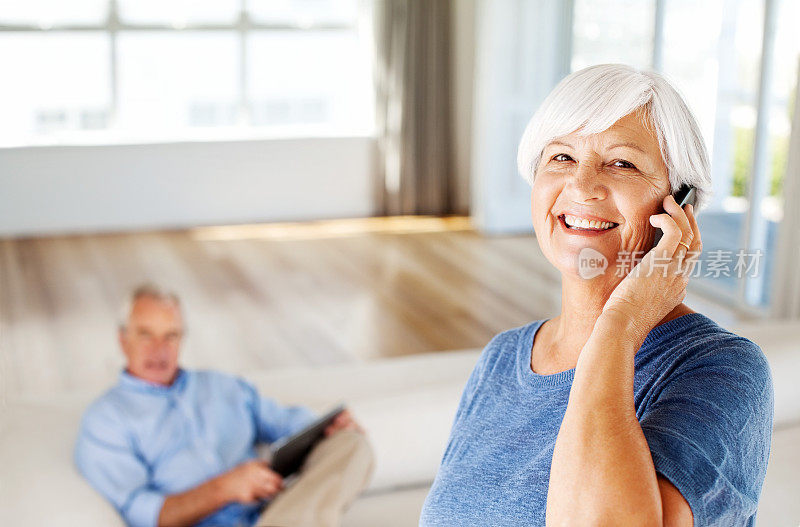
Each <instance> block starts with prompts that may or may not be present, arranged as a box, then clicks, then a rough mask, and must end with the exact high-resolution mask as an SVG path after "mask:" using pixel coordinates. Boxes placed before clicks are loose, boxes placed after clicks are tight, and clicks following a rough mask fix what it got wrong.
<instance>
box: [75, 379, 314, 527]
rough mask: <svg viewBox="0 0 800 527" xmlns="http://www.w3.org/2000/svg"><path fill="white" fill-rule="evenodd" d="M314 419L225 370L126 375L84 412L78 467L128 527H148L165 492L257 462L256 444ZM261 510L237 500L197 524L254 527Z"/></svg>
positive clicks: (300, 426) (77, 454)
mask: <svg viewBox="0 0 800 527" xmlns="http://www.w3.org/2000/svg"><path fill="white" fill-rule="evenodd" d="M314 417H315V416H314V414H313V413H312V412H311V411H310V410H308V409H306V408H303V407H281V406H279V405H278V404H277V403H276V402H275V401H274V400H272V399H269V398H264V397H259V395H258V393H257V392H256V389H255V388H254V387H253V386H252V385H250V384H249V383H247V382H245V381H244V380H242V379H239V378H236V377H232V376H229V375H225V374H222V373H217V372H211V371H185V370H180V371H179V372H178V376H177V377H176V379H175V382H173V383H172V384H171V385H170V386H162V385H158V384H152V383H149V382H147V381H144V380H142V379H139V378H137V377H134V376H132V375H129V374H128V373H125V372H122V373H121V374H120V377H119V382H118V383H117V385H116V386H114V387H113V388H111V389H110V390H108V391H107V392H106V393H105V394H103V395H102V396H101V397H100V398H99V399H98V400H97V401H95V402H94V403H93V404H92V405H91V406H90V407H89V408H88V410H87V411H86V413H85V414H84V416H83V421H82V422H81V427H80V432H79V434H78V441H77V444H76V445H75V463H76V464H77V466H78V469H79V470H80V472H81V473H82V474H83V475H84V477H86V479H87V480H89V483H91V484H92V486H93V487H94V488H95V489H96V490H97V491H98V492H100V493H101V494H102V495H103V496H105V497H106V498H107V499H108V500H109V501H110V502H111V503H112V504H113V505H114V507H116V509H117V510H118V511H119V513H120V514H121V515H122V517H123V518H124V519H125V521H126V522H127V524H128V525H130V526H133V527H140V526H141V527H149V526H154V525H157V523H158V515H159V513H160V511H161V506H162V505H163V503H164V499H165V498H166V496H167V495H169V494H173V493H178V492H183V491H186V490H189V489H191V488H193V487H196V486H197V485H199V484H200V483H202V482H204V481H206V480H208V479H209V478H212V477H214V476H216V475H218V474H220V473H222V472H225V471H227V470H229V469H231V468H233V467H234V466H236V465H238V464H240V463H242V462H244V461H246V460H248V459H252V458H254V457H256V451H255V446H256V443H258V442H273V441H276V440H278V439H280V438H282V437H284V436H287V435H291V434H293V433H295V432H297V431H299V430H301V429H302V428H303V427H305V426H306V425H307V424H308V423H309V422H311V421H312V420H313V419H314ZM260 508H261V506H260V505H259V504H257V503H256V504H252V505H241V504H239V503H231V504H229V505H227V506H225V507H223V508H222V509H220V510H219V511H217V512H216V513H214V514H212V515H210V516H208V517H206V518H205V519H204V520H203V521H201V522H200V523H199V524H198V525H202V526H211V525H214V526H237V527H238V526H248V527H249V526H251V525H252V524H253V523H254V522H255V520H256V518H257V517H258V514H259V511H260Z"/></svg>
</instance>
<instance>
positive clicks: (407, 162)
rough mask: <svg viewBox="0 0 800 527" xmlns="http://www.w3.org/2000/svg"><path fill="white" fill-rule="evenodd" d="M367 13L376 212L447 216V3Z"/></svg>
mask: <svg viewBox="0 0 800 527" xmlns="http://www.w3.org/2000/svg"><path fill="white" fill-rule="evenodd" d="M373 9H374V11H373V13H374V17H375V24H374V32H375V41H376V46H375V52H376V57H375V59H376V60H375V84H376V125H377V133H378V171H377V188H376V192H377V203H378V211H379V213H382V214H386V215H398V214H447V213H450V212H452V210H453V207H454V204H453V201H454V193H455V181H454V175H453V161H452V141H451V133H452V131H451V124H450V117H451V115H450V112H451V107H450V99H451V92H450V88H451V86H450V46H451V27H450V22H451V21H450V18H451V12H450V9H451V8H450V2H449V1H444V0H443V1H438V0H437V1H431V2H428V1H417V0H375V3H374V7H373Z"/></svg>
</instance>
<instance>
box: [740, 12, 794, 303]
mask: <svg viewBox="0 0 800 527" xmlns="http://www.w3.org/2000/svg"><path fill="white" fill-rule="evenodd" d="M777 9H778V11H777V17H776V19H777V24H776V31H775V54H774V65H773V68H772V78H771V79H770V82H771V90H770V99H769V102H768V105H769V110H768V111H769V123H768V127H767V128H768V134H769V139H768V146H767V159H765V160H764V162H765V163H766V170H765V171H764V173H765V176H766V177H767V181H768V187H767V196H766V198H764V200H763V202H762V203H761V204H760V206H758V207H756V210H755V211H754V212H755V213H756V214H758V215H760V217H759V218H758V220H759V221H756V222H755V228H756V229H758V228H761V229H763V230H764V232H763V233H762V234H761V236H762V237H763V238H762V239H763V241H764V245H765V251H764V253H765V254H764V262H763V264H764V265H763V271H762V272H761V273H760V274H759V275H758V276H757V277H756V278H754V279H753V280H752V281H751V283H749V284H748V286H749V288H748V292H747V293H748V300H750V301H751V302H752V303H754V304H757V305H764V306H767V305H769V304H770V299H771V296H772V295H771V293H772V291H773V289H772V287H773V276H774V275H773V269H774V264H775V260H776V257H777V256H778V255H777V247H776V245H777V241H778V230H779V229H782V228H797V227H796V226H789V225H787V224H786V223H784V222H783V221H782V220H783V206H784V198H783V181H784V178H785V177H786V162H787V158H788V154H789V136H790V134H791V127H792V112H793V111H794V101H795V99H794V97H795V93H796V90H797V73H798V71H797V68H798V62H799V61H800V39H798V38H797V27H796V23H795V21H796V20H800V3H798V2H796V1H795V0H781V1H779V2H778V5H777Z"/></svg>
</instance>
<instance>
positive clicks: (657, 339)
mask: <svg viewBox="0 0 800 527" xmlns="http://www.w3.org/2000/svg"><path fill="white" fill-rule="evenodd" d="M647 338H648V340H651V344H652V348H653V350H654V351H656V350H657V351H658V353H656V355H660V356H661V357H665V355H667V354H670V355H673V356H675V358H676V359H677V361H676V362H677V364H676V366H677V365H679V366H678V368H677V369H678V370H684V371H685V370H696V369H698V368H702V369H706V370H707V371H708V369H709V368H711V369H714V370H716V371H721V370H725V371H726V374H727V375H735V376H738V377H740V378H749V379H751V380H755V381H756V382H757V383H763V382H768V383H770V384H771V371H770V367H769V362H768V361H767V358H766V356H765V355H764V352H763V350H762V349H761V347H760V346H759V345H758V344H756V343H755V342H753V341H752V340H750V339H747V338H745V337H743V336H740V335H737V334H736V333H735V332H733V331H731V330H729V329H726V328H724V327H722V326H721V325H719V324H718V323H717V322H715V321H714V320H712V319H710V318H709V317H707V316H705V315H703V314H702V313H690V314H688V315H684V316H682V317H679V318H676V319H673V320H671V321H669V322H667V323H665V324H663V325H662V326H658V327H656V328H655V329H654V330H653V331H651V333H650V335H648V337H647ZM645 342H647V341H645Z"/></svg>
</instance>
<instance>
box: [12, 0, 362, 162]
mask: <svg viewBox="0 0 800 527" xmlns="http://www.w3.org/2000/svg"><path fill="white" fill-rule="evenodd" d="M107 5H108V16H107V17H106V19H105V21H104V22H103V23H101V24H52V25H47V26H39V25H35V24H4V23H0V33H5V32H15V33H48V32H62V33H71V32H72V33H77V32H100V33H105V34H107V35H108V38H109V55H108V61H109V66H110V68H109V75H110V79H109V90H110V94H109V107H108V110H109V119H108V123H109V124H108V126H107V127H106V128H104V129H103V130H101V132H102V133H103V134H104V135H108V137H107V138H106V139H105V140H96V139H94V138H92V139H90V140H89V141H87V143H88V144H114V143H116V142H117V141H115V140H114V138H113V137H111V136H112V135H113V134H114V132H116V131H118V130H119V128H118V111H119V105H120V101H119V68H118V62H119V57H118V53H117V48H118V37H119V33H121V32H137V31H142V32H154V31H157V32H172V33H180V32H194V31H205V32H209V31H221V32H227V33H235V34H236V36H237V41H238V42H237V44H238V53H237V58H236V60H237V64H236V70H237V71H238V75H237V80H236V82H237V88H238V89H237V103H236V106H237V122H236V125H235V126H236V127H237V128H240V129H241V128H252V129H253V130H261V129H264V130H266V131H272V133H270V132H267V133H265V134H263V135H265V136H267V137H274V135H275V134H274V131H273V127H255V126H254V125H253V124H252V123H253V111H252V104H251V101H250V100H249V98H248V95H247V86H248V80H249V73H250V72H248V67H247V64H248V50H247V40H248V38H249V36H250V34H251V33H253V32H261V31H269V32H282V31H290V32H297V31H299V32H324V31H335V32H341V31H353V30H355V31H358V30H359V25H360V24H359V21H353V22H352V23H319V22H314V21H312V22H306V21H303V22H299V21H298V22H295V23H263V22H259V21H257V20H255V19H254V18H253V17H252V16H251V15H250V12H249V11H248V9H247V0H239V2H238V16H237V17H236V19H235V20H234V21H233V22H231V23H227V24H225V23H215V24H196V23H191V24H190V23H187V24H181V25H180V26H177V25H174V24H166V23H165V24H152V23H150V24H139V23H128V22H124V21H122V20H121V19H120V16H119V5H118V1H117V0H107ZM362 7H363V6H362V2H359V11H363V9H362ZM359 17H360V15H359ZM285 128H287V130H291V131H294V132H295V133H289V134H287V137H289V136H291V137H294V136H295V135H296V132H297V131H298V128H307V129H310V130H316V129H318V128H325V126H324V125H323V126H320V125H307V126H306V125H304V126H302V127H299V126H297V125H288V126H286V127H285ZM192 135H193V134H192V132H188V131H186V132H183V131H182V132H181V133H180V134H177V136H176V137H175V138H174V139H175V140H178V141H180V140H183V139H184V138H185V137H184V136H192ZM198 135H199V136H202V137H207V135H208V134H207V133H202V132H201V133H199V134H198ZM259 135H262V134H259ZM314 135H320V134H314ZM330 135H334V136H337V135H358V136H360V135H371V134H337V133H333V134H330ZM236 137H238V135H236ZM247 138H248V139H249V138H252V136H250V135H249V134H248V136H247ZM220 139H223V140H226V139H230V138H229V137H227V136H225V137H221V138H220ZM234 139H235V137H234ZM125 142H128V141H125ZM148 142H149V141H148ZM159 142H160V141H159ZM78 143H80V144H83V142H82V141H78ZM48 144H49V143H48ZM58 144H62V143H61V142H58ZM70 144H71V143H70ZM14 146H39V145H38V143H26V144H21V145H14ZM3 147H6V146H5V145H2V146H0V148H3Z"/></svg>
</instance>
